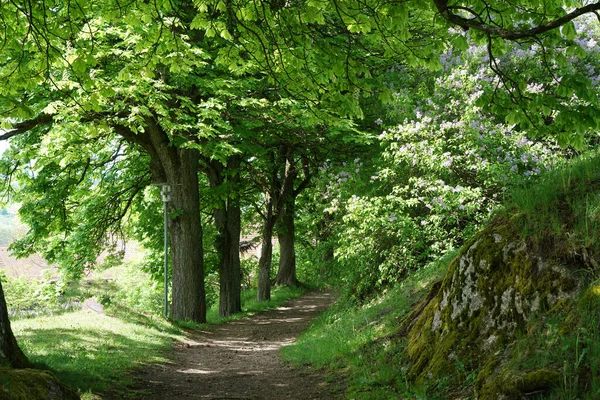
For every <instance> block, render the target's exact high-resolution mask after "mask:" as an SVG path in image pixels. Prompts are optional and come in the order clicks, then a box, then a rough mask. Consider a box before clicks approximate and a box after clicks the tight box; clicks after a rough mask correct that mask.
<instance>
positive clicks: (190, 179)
mask: <svg viewBox="0 0 600 400" xmlns="http://www.w3.org/2000/svg"><path fill="white" fill-rule="evenodd" d="M178 153H179V154H178V155H179V160H178V161H179V163H178V164H179V165H178V166H179V168H176V169H170V170H169V171H168V172H167V177H168V178H167V181H168V182H176V183H175V184H174V185H175V186H173V200H172V202H171V203H170V210H171V213H173V214H174V215H175V216H173V217H172V218H171V219H170V220H169V233H170V236H171V264H172V266H173V271H172V274H173V289H172V292H173V294H172V299H173V301H172V304H171V316H172V318H174V319H184V320H192V321H196V322H201V323H204V322H206V293H205V288H204V254H203V249H202V223H201V221H200V198H199V191H198V156H197V154H196V151H195V150H189V149H178Z"/></svg>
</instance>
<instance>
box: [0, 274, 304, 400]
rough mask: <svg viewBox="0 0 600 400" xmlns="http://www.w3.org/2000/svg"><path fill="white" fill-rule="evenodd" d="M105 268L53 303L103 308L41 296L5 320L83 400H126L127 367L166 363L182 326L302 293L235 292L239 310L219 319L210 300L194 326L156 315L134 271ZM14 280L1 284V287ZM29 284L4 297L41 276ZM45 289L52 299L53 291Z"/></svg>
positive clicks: (153, 296)
mask: <svg viewBox="0 0 600 400" xmlns="http://www.w3.org/2000/svg"><path fill="white" fill-rule="evenodd" d="M111 273H112V275H113V276H114V278H111V279H108V280H107V279H105V277H104V276H98V278H96V279H93V280H91V281H86V282H82V283H81V284H78V285H70V286H69V288H67V289H66V290H65V292H63V294H62V295H61V296H60V297H61V298H60V299H59V300H58V301H60V303H61V304H63V303H72V302H75V303H77V304H79V303H83V301H84V300H85V299H86V298H90V297H93V298H94V299H95V301H97V302H98V303H100V304H102V305H103V306H104V309H103V312H95V311H92V310H89V309H87V308H84V309H79V310H77V311H66V310H65V309H64V308H62V307H56V306H52V307H48V308H44V307H39V304H38V303H40V304H42V305H43V303H44V302H43V301H42V300H43V299H38V300H40V301H37V300H36V301H37V303H36V304H35V314H32V313H31V312H25V313H23V314H19V313H17V314H16V315H14V318H13V319H12V322H11V325H12V328H13V330H14V333H15V336H16V337H17V341H18V342H19V344H20V346H21V348H22V349H23V350H24V352H25V353H26V354H27V356H28V357H29V359H30V360H31V361H32V362H33V363H34V364H36V365H37V366H38V367H40V368H47V369H50V370H51V371H53V372H54V373H55V374H56V376H57V377H58V378H59V379H60V380H61V381H62V382H64V383H66V384H68V385H69V386H71V387H73V388H75V389H78V390H79V391H80V393H81V394H82V397H83V398H84V399H98V398H102V396H104V395H108V396H109V397H111V398H126V393H127V386H128V385H130V384H132V379H133V375H132V374H131V373H132V372H133V371H134V370H136V369H139V368H142V366H143V365H144V364H149V363H157V362H169V361H168V359H167V357H166V354H167V351H168V350H169V349H171V348H172V345H173V343H174V342H176V341H179V340H182V339H183V336H184V330H185V329H187V328H196V327H202V328H204V329H206V328H210V325H211V324H218V323H223V322H226V321H228V320H232V319H236V318H240V317H243V316H247V315H250V314H252V313H255V312H260V311H264V310H267V309H270V308H275V307H278V306H279V305H281V304H282V303H284V302H285V301H286V300H288V299H290V298H295V297H299V296H301V295H302V294H303V293H304V290H303V289H299V288H298V289H296V288H274V289H273V291H272V300H271V301H269V302H265V303H258V302H256V300H255V299H256V290H248V291H245V292H243V293H242V307H243V310H244V312H242V313H240V314H236V315H233V316H231V317H228V318H220V317H219V316H218V304H217V305H213V307H212V308H211V309H210V310H209V312H208V313H207V314H208V315H207V319H208V322H209V323H208V324H203V325H199V324H193V323H188V322H182V321H168V320H166V319H164V318H163V317H162V316H160V313H161V311H162V294H161V291H160V290H159V288H158V287H157V285H155V284H153V283H152V282H151V281H150V280H149V278H148V276H146V275H145V274H143V273H141V272H139V270H137V271H135V269H134V271H132V270H131V268H127V267H121V268H117V269H112V271H111ZM8 281H10V279H9V280H8ZM22 286H23V287H24V285H15V284H12V285H11V283H9V284H8V285H7V287H8V288H15V287H16V288H20V287H22ZM29 286H30V289H28V290H27V291H23V292H16V291H13V292H12V293H11V294H10V296H12V298H18V297H19V294H22V295H25V294H27V293H33V292H35V291H36V289H35V288H36V287H37V288H38V289H40V288H41V289H44V290H46V289H48V287H49V286H48V283H47V282H37V281H30V282H29ZM158 286H160V285H158ZM48 291H49V293H50V297H52V296H53V293H54V290H48ZM54 303H56V302H54ZM54 303H53V304H54ZM19 304H20V303H19ZM27 306H28V307H29V304H27ZM26 310H29V311H30V310H32V308H27V309H26Z"/></svg>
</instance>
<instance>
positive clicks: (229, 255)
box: [207, 156, 242, 317]
mask: <svg viewBox="0 0 600 400" xmlns="http://www.w3.org/2000/svg"><path fill="white" fill-rule="evenodd" d="M240 161H241V159H240V157H239V156H232V157H230V158H229V160H228V161H227V168H225V166H224V165H223V164H221V163H220V162H218V161H214V160H213V161H210V162H209V163H207V164H208V168H209V170H208V178H209V181H210V185H211V187H219V186H221V185H223V184H224V183H225V182H227V183H229V184H232V185H233V186H235V185H237V183H239V174H238V173H237V169H238V167H239V164H240ZM225 169H227V171H229V172H230V173H233V174H232V175H229V176H227V177H225V176H224V174H223V172H224V171H225ZM225 178H226V179H227V181H225ZM213 215H214V218H215V226H216V228H217V232H218V234H217V251H218V252H219V314H220V315H221V316H222V317H227V316H229V315H231V314H235V313H238V312H240V311H242V301H241V291H242V272H241V269H240V236H241V210H240V203H239V199H238V197H237V196H232V195H228V198H227V199H226V200H225V201H222V202H221V207H219V208H217V209H215V210H214V211H213Z"/></svg>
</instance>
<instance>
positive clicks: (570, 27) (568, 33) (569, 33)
mask: <svg viewBox="0 0 600 400" xmlns="http://www.w3.org/2000/svg"><path fill="white" fill-rule="evenodd" d="M560 31H561V33H562V34H563V36H564V37H566V38H567V39H569V40H573V39H575V37H576V36H577V30H576V29H575V24H574V23H573V21H570V22H567V23H566V24H564V25H563V26H562V28H561V30H560Z"/></svg>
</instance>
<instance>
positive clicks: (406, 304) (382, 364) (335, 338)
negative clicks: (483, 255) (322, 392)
mask: <svg viewBox="0 0 600 400" xmlns="http://www.w3.org/2000/svg"><path fill="white" fill-rule="evenodd" d="M451 257H452V255H449V256H448V257H447V258H445V259H443V260H441V261H440V262H439V263H432V264H430V265H428V266H427V267H426V268H424V269H422V270H421V271H418V272H415V273H413V274H412V275H411V276H410V277H409V278H408V279H406V280H405V281H404V282H403V283H402V284H399V285H397V286H396V287H395V288H394V289H391V290H390V291H388V292H387V293H385V294H383V295H381V296H380V297H379V298H377V299H375V300H373V301H371V302H370V303H368V304H365V305H363V306H360V307H348V304H343V303H339V304H337V305H336V306H334V307H333V308H332V309H330V310H328V311H327V312H325V313H324V314H323V315H321V317H319V318H318V319H317V321H316V322H315V323H314V324H313V325H312V326H311V328H310V329H309V330H308V331H306V332H305V333H303V334H302V336H301V337H300V338H299V340H298V341H297V342H296V343H295V344H293V345H291V346H287V347H284V348H283V349H282V354H283V357H284V359H285V360H287V361H289V362H290V363H292V364H293V365H296V366H300V365H312V366H313V367H317V368H322V369H326V370H327V371H329V373H330V374H331V379H332V380H338V379H339V378H340V377H342V378H343V381H345V383H346V386H347V387H346V393H347V396H348V397H349V398H354V399H396V398H403V396H406V395H407V393H410V396H408V397H409V398H416V397H415V394H417V395H418V393H416V392H415V390H416V389H415V388H412V387H410V386H409V385H407V383H406V380H405V375H406V371H405V370H404V369H403V363H401V362H398V360H399V358H398V357H402V352H403V344H404V343H403V342H402V341H401V340H396V339H393V338H394V335H395V334H396V332H397V330H398V326H399V322H400V321H401V320H402V319H404V317H406V316H407V315H408V313H410V311H411V310H412V307H413V306H414V305H415V304H416V303H417V302H418V301H419V300H420V299H422V298H423V296H425V295H426V294H427V289H428V287H429V286H430V284H431V283H433V282H434V281H436V280H438V279H440V278H441V277H442V276H443V274H444V272H445V268H444V267H445V265H446V264H447V261H449V260H448V259H450V258H451Z"/></svg>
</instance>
